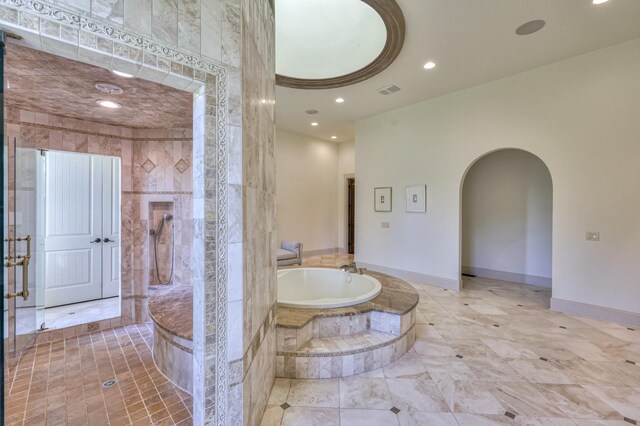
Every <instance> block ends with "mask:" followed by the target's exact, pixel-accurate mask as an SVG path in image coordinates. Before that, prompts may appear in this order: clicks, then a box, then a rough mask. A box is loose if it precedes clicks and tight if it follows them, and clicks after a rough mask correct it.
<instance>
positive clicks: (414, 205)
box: [407, 185, 427, 213]
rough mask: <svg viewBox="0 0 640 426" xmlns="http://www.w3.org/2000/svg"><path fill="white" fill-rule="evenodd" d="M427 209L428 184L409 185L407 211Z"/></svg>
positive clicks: (423, 211)
mask: <svg viewBox="0 0 640 426" xmlns="http://www.w3.org/2000/svg"><path fill="white" fill-rule="evenodd" d="M426 211H427V185H408V186H407V213H425V212H426Z"/></svg>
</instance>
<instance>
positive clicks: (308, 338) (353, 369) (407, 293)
mask: <svg viewBox="0 0 640 426" xmlns="http://www.w3.org/2000/svg"><path fill="white" fill-rule="evenodd" d="M368 274H370V275H372V276H373V277H375V278H376V279H378V281H380V283H381V284H382V292H381V293H380V295H379V296H378V297H376V298H375V299H373V300H370V301H368V302H365V303H362V304H359V305H355V306H350V307H345V308H332V309H294V308H282V307H279V308H278V314H277V327H276V349H277V354H276V375H277V376H278V377H288V378H302V379H306V378H332V377H346V376H350V375H353V374H361V373H365V372H367V371H372V370H375V369H378V368H381V367H384V366H385V365H388V364H390V363H392V362H394V361H395V360H397V359H398V358H400V357H401V356H402V355H404V354H405V353H406V352H407V351H408V350H409V349H410V348H411V347H412V346H413V343H414V340H415V329H414V325H415V318H416V317H415V310H416V307H417V304H418V299H419V296H418V293H417V292H416V291H415V289H414V288H413V287H412V286H411V285H409V284H408V283H406V282H404V281H402V280H399V279H397V278H394V277H390V276H388V275H384V274H380V273H376V272H368Z"/></svg>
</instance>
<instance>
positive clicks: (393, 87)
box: [378, 84, 400, 96]
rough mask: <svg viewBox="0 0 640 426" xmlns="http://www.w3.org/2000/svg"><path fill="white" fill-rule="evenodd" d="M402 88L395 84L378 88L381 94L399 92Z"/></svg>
mask: <svg viewBox="0 0 640 426" xmlns="http://www.w3.org/2000/svg"><path fill="white" fill-rule="evenodd" d="M399 91H400V88H399V87H398V86H396V85H395V84H392V85H391V86H385V87H382V88H380V89H378V93H380V94H381V95H385V96H386V95H391V94H392V93H396V92H399Z"/></svg>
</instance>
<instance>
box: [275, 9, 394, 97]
mask: <svg viewBox="0 0 640 426" xmlns="http://www.w3.org/2000/svg"><path fill="white" fill-rule="evenodd" d="M275 11H276V84H277V85H279V86H284V87H291V88H296V89H330V88H335V87H344V86H349V85H351V84H355V83H359V82H361V81H364V80H366V79H368V78H371V77H373V76H375V75H376V74H378V73H380V72H382V71H383V70H384V69H386V68H387V67H388V66H389V65H391V64H392V63H393V61H394V60H395V59H396V58H397V57H398V55H399V54H400V51H401V50H402V46H403V44H404V37H405V21H404V16H403V14H402V10H400V6H398V4H397V3H396V0H305V1H300V0H276V7H275Z"/></svg>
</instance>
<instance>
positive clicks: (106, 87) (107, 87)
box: [95, 81, 124, 95]
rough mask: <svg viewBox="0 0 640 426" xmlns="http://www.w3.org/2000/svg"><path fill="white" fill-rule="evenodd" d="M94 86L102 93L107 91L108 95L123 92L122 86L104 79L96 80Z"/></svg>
mask: <svg viewBox="0 0 640 426" xmlns="http://www.w3.org/2000/svg"><path fill="white" fill-rule="evenodd" d="M95 87H96V89H98V90H99V91H101V92H102V93H107V94H109V95H121V94H123V93H124V90H123V89H122V87H120V86H116V85H115V84H111V83H105V82H104V81H99V82H97V83H96V85H95Z"/></svg>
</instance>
